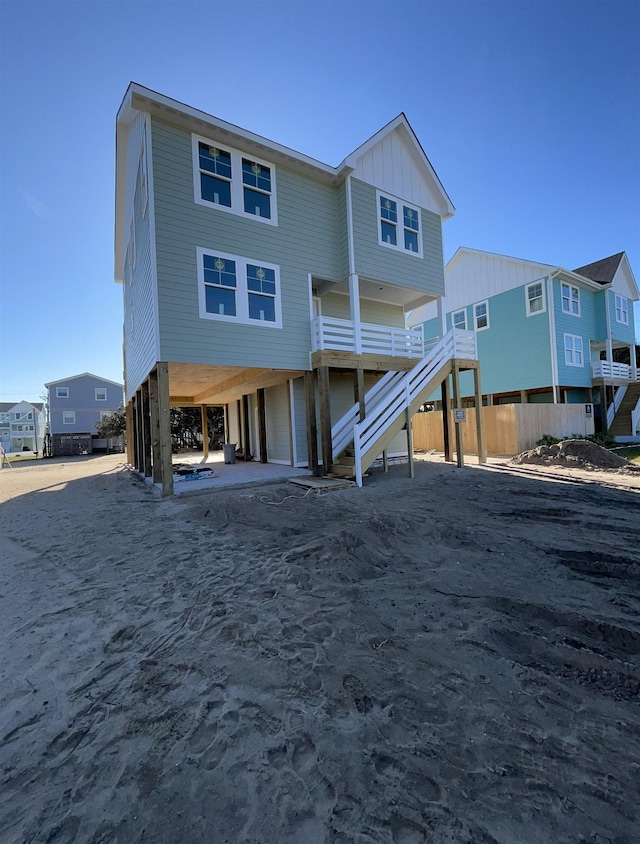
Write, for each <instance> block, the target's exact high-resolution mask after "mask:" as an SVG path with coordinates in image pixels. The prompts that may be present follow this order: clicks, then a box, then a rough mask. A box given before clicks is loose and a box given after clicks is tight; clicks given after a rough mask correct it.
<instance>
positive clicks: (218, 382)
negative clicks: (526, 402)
mask: <svg viewBox="0 0 640 844" xmlns="http://www.w3.org/2000/svg"><path fill="white" fill-rule="evenodd" d="M328 131H335V130H334V129H331V130H328ZM453 213H454V209H453V205H452V204H451V201H450V199H449V197H448V196H447V194H446V192H445V190H444V188H443V186H442V184H441V182H440V180H439V179H438V176H437V175H436V173H435V171H434V169H433V167H432V166H431V164H430V162H429V160H428V158H427V156H426V155H425V152H424V150H423V148H422V146H421V145H420V143H419V141H418V139H417V137H416V135H415V134H414V132H413V129H412V128H411V126H410V125H409V122H408V120H407V118H406V117H405V115H404V114H399V115H398V116H397V117H396V118H394V119H393V120H392V121H391V122H390V123H388V124H387V125H386V126H384V127H383V128H382V129H380V131H378V132H377V133H376V134H375V135H373V136H372V137H371V138H370V139H369V140H368V141H366V142H365V143H363V144H362V145H361V146H360V147H358V148H357V149H356V150H354V151H353V152H352V153H350V154H349V155H348V156H347V157H346V158H345V159H344V160H343V161H342V163H341V164H339V165H338V166H337V167H333V166H330V165H327V164H323V163H322V162H320V161H317V160H315V159H313V158H310V157H309V156H308V155H305V154H304V153H300V152H297V151H295V150H293V149H290V148H288V147H285V146H283V145H281V144H278V143H275V142H273V141H270V140H268V139H267V138H264V137H261V136H259V135H256V134H254V133H252V132H250V131H248V130H246V129H242V128H240V127H238V126H234V125H233V124H231V123H227V122H225V121H224V120H221V119H220V118H218V117H214V116H213V115H210V114H206V113H205V112H202V111H199V110H197V109H195V108H192V107H190V106H187V105H184V104H183V103H180V102H178V101H176V100H173V99H170V98H169V97H166V96H164V95H162V94H158V93H156V92H155V91H151V90H149V89H148V88H143V87H142V86H140V85H137V84H134V83H132V84H131V85H130V86H129V88H128V90H127V92H126V94H125V98H124V100H123V103H122V105H121V107H120V110H119V112H118V116H117V126H116V232H115V279H116V281H117V282H119V283H121V284H122V285H123V298H124V357H125V388H126V402H127V405H126V406H127V431H128V436H127V444H128V445H127V447H128V450H129V451H128V455H129V460H130V462H131V463H132V464H133V465H134V466H135V467H136V468H137V469H139V470H140V471H141V472H142V473H143V474H144V475H145V476H147V477H152V478H153V480H154V481H155V482H156V483H161V484H162V486H163V490H164V491H165V493H166V494H170V493H171V491H172V483H173V481H172V467H171V437H170V431H169V407H170V406H171V405H174V406H184V405H190V406H194V405H195V406H200V407H201V408H202V409H203V416H204V415H205V410H204V409H205V408H206V406H207V405H220V406H223V407H224V408H225V434H226V439H227V441H228V442H231V443H238V444H239V445H240V446H241V448H242V450H243V452H244V454H245V455H246V454H248V453H250V454H251V455H252V457H253V459H254V460H256V459H258V460H260V461H262V462H277V463H284V464H288V465H292V466H308V467H309V468H310V469H312V470H313V471H314V472H318V471H319V467H320V463H321V464H322V467H323V471H324V472H325V473H327V472H331V471H335V469H336V467H335V465H334V463H335V460H336V458H338V457H339V456H340V454H341V452H343V451H344V449H345V448H348V447H349V445H350V444H351V445H352V447H353V451H354V455H355V456H354V458H353V460H354V461H355V464H354V465H355V475H356V478H357V479H358V482H359V483H361V479H362V472H363V471H364V470H366V467H367V466H369V465H370V464H371V462H372V461H373V460H375V458H376V456H377V455H379V454H380V453H381V452H384V454H387V453H396V454H397V453H401V452H403V451H404V454H407V451H408V438H407V435H406V430H405V433H404V434H400V432H401V431H402V430H403V429H406V426H407V418H408V417H409V416H410V415H411V414H412V413H413V412H415V410H416V409H417V407H418V406H419V404H421V403H422V401H424V398H422V401H418V400H419V399H420V397H421V395H422V394H423V393H424V391H425V389H426V388H427V387H429V385H431V388H430V390H429V392H431V390H433V389H434V387H435V386H437V385H438V384H441V383H442V382H443V380H444V379H446V378H448V376H449V374H450V373H451V372H452V369H451V366H452V364H451V361H453V360H454V359H456V361H457V363H456V367H457V368H465V366H466V363H467V362H470V366H471V368H472V367H474V366H475V365H476V362H475V359H474V348H473V341H474V335H473V332H464V335H465V340H466V341H467V342H466V346H465V348H464V349H461V348H455V349H454V348H453V345H452V344H453V343H454V333H453V332H451V333H450V336H448V337H447V338H443V343H442V345H441V346H440V347H439V349H438V351H437V353H434V355H430V356H429V359H428V360H427V359H426V358H425V355H424V346H423V337H422V332H421V331H412V330H408V329H406V328H405V324H404V323H405V312H407V311H409V310H412V309H414V308H416V307H418V306H419V305H421V304H424V303H426V302H431V301H435V300H438V299H439V297H441V296H442V294H443V292H444V273H443V254H442V222H443V220H446V219H447V218H448V217H451V216H452V214H453ZM461 337H462V334H458V338H459V339H460V338H461ZM461 363H464V364H465V366H461ZM414 367H418V369H419V370H420V371H416V372H415V373H414V374H413V375H412V376H411V383H408V382H407V381H406V380H403V379H405V375H406V377H409V373H410V371H411V372H413V370H414ZM383 376H384V377H383ZM374 388H375V392H374V393H372V392H371V390H373V389H374ZM427 394H428V393H427ZM381 408H382V409H383V410H384V411H385V412H384V413H383V414H381V413H380V412H379V411H380V409H381ZM387 410H388V412H387Z"/></svg>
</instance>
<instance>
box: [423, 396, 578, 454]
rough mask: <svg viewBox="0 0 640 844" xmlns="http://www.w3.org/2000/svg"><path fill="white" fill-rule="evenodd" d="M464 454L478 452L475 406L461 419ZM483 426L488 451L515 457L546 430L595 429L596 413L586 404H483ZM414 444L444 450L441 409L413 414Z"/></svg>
mask: <svg viewBox="0 0 640 844" xmlns="http://www.w3.org/2000/svg"><path fill="white" fill-rule="evenodd" d="M453 425H454V422H453V412H452V413H451V427H450V430H451V448H452V449H453V450H455V436H454V427H453ZM460 425H461V426H462V442H463V447H464V452H465V454H477V453H478V443H477V439H476V410H475V408H474V407H468V408H466V420H465V421H464V422H461V423H460ZM482 429H483V433H484V442H485V447H486V449H487V454H494V455H501V456H502V455H504V456H508V457H512V456H513V455H514V454H520V453H521V452H522V451H528V450H529V449H531V448H535V447H536V443H537V441H538V440H539V439H541V438H542V437H543V436H544V435H545V434H551V436H553V437H559V438H560V437H569V436H571V434H580V435H582V436H587V435H590V434H593V433H594V425H593V415H592V416H587V415H586V413H585V406H584V405H583V404H501V405H495V406H492V407H483V408H482ZM413 445H414V448H419V449H423V450H424V451H429V450H430V449H435V450H436V451H444V438H443V433H442V411H441V410H437V411H432V412H430V413H416V414H415V416H414V417H413Z"/></svg>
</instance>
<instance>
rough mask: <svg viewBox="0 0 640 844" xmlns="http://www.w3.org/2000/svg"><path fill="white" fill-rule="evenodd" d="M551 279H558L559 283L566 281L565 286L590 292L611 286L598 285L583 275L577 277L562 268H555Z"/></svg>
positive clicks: (575, 274)
mask: <svg viewBox="0 0 640 844" xmlns="http://www.w3.org/2000/svg"><path fill="white" fill-rule="evenodd" d="M551 275H552V277H553V278H559V279H560V281H566V282H567V284H574V285H579V284H581V285H582V286H583V287H590V288H591V289H592V290H607V289H608V288H609V287H611V284H599V283H598V282H597V281H591V279H590V278H586V277H585V276H583V275H578V273H574V272H572V271H571V270H565V269H564V267H556V268H555V270H554V272H553V273H552V274H551Z"/></svg>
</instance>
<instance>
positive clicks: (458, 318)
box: [451, 310, 467, 331]
mask: <svg viewBox="0 0 640 844" xmlns="http://www.w3.org/2000/svg"><path fill="white" fill-rule="evenodd" d="M451 323H452V325H453V327H454V328H462V329H464V330H465V331H466V328H467V312H466V310H463V311H454V312H453V314H452V315H451Z"/></svg>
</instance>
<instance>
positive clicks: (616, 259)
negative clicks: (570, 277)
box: [574, 252, 624, 284]
mask: <svg viewBox="0 0 640 844" xmlns="http://www.w3.org/2000/svg"><path fill="white" fill-rule="evenodd" d="M623 255H624V252H618V253H616V254H615V255H610V256H609V257H608V258H602V259H601V260H600V261H594V262H593V264H585V265H584V267H578V268H577V269H576V270H574V273H578V275H583V276H585V277H586V278H590V279H591V281H596V282H597V283H598V284H611V282H612V281H613V277H614V275H615V274H616V270H617V269H618V267H619V266H620V261H621V260H622V256H623Z"/></svg>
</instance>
